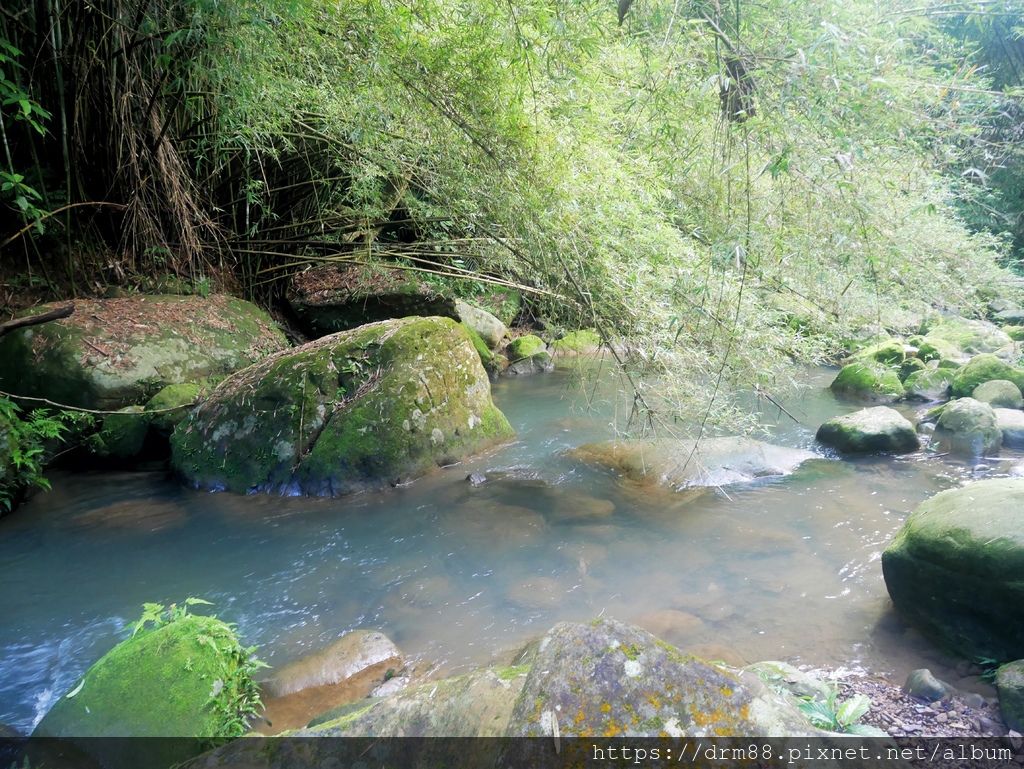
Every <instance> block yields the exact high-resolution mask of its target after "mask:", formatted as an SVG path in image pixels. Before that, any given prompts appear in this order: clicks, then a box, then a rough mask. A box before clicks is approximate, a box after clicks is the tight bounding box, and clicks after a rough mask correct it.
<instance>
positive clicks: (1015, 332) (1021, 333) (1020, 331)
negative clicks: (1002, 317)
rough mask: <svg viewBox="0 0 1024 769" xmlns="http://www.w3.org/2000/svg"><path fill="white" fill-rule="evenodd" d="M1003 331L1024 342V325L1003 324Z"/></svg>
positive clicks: (1011, 337) (1013, 338) (1015, 339)
mask: <svg viewBox="0 0 1024 769" xmlns="http://www.w3.org/2000/svg"><path fill="white" fill-rule="evenodd" d="M1003 331H1004V332H1006V335H1007V336H1008V337H1010V339H1012V340H1013V341H1015V342H1024V326H1003Z"/></svg>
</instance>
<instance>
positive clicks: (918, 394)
mask: <svg viewBox="0 0 1024 769" xmlns="http://www.w3.org/2000/svg"><path fill="white" fill-rule="evenodd" d="M953 376H954V372H953V370H952V369H948V368H928V369H923V370H921V371H915V372H913V373H912V374H911V375H910V376H908V377H907V378H906V381H904V382H903V387H904V389H905V391H906V394H907V397H908V398H918V399H921V400H926V401H929V400H939V399H941V398H945V397H947V396H948V395H949V387H950V385H951V384H952V383H953Z"/></svg>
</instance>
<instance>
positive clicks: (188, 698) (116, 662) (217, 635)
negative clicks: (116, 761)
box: [33, 615, 256, 753]
mask: <svg viewBox="0 0 1024 769" xmlns="http://www.w3.org/2000/svg"><path fill="white" fill-rule="evenodd" d="M255 692H256V689H255V685H254V684H253V683H252V680H251V678H250V676H249V670H248V654H247V652H246V651H245V650H244V649H242V647H241V646H239V643H238V640H237V638H236V637H235V634H234V632H233V631H232V629H231V628H230V627H229V626H228V625H226V624H225V623H223V622H221V621H220V620H217V619H214V618H213V617H201V616H196V615H187V616H185V617H183V618H180V619H176V620H174V621H171V622H169V623H168V624H164V625H161V626H158V627H154V628H151V629H143V630H141V631H139V632H137V633H136V634H135V635H133V636H132V637H131V638H128V639H127V640H125V641H122V642H121V643H119V644H118V645H117V646H115V647H114V648H113V649H111V650H110V651H109V652H107V653H106V654H105V655H103V657H101V658H100V660H99V661H98V662H96V664H94V665H93V666H92V667H90V668H89V669H88V671H86V673H85V676H84V677H83V678H82V680H81V681H80V682H79V683H78V684H77V685H76V686H75V687H74V688H73V689H72V690H71V691H70V692H68V693H66V694H65V695H64V696H62V697H61V698H60V699H59V700H57V702H56V703H55V704H54V706H53V707H52V708H51V709H50V711H49V712H48V713H47V714H46V715H45V716H44V717H43V720H42V721H40V723H39V725H38V726H37V727H36V730H35V732H34V734H33V736H37V737H232V736H238V735H240V734H241V733H242V732H243V731H244V729H245V720H244V716H245V715H246V711H247V709H249V708H251V707H253V706H254V705H255ZM180 742H181V743H182V744H181V745H180V746H179V747H180V748H181V749H182V750H184V751H185V752H186V753H188V752H199V751H198V750H197V748H198V749H200V750H201V743H200V742H199V741H198V740H189V741H184V740H182V741H180Z"/></svg>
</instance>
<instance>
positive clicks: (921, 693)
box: [903, 668, 953, 702]
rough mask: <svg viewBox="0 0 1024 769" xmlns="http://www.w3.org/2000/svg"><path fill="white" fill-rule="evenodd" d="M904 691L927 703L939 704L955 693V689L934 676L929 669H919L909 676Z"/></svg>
mask: <svg viewBox="0 0 1024 769" xmlns="http://www.w3.org/2000/svg"><path fill="white" fill-rule="evenodd" d="M903 691H905V692H906V693H907V694H909V695H910V696H911V697H916V698H917V699H919V700H924V701H925V702H938V701H939V700H944V699H946V698H947V697H949V696H950V695H951V694H952V693H953V687H952V686H950V685H949V684H947V683H946V682H945V681H940V680H939V679H938V678H936V677H935V676H934V675H932V671H930V670H929V669H928V668H919V669H918V670H914V671H912V672H911V673H910V675H909V676H907V682H906V683H905V684H903Z"/></svg>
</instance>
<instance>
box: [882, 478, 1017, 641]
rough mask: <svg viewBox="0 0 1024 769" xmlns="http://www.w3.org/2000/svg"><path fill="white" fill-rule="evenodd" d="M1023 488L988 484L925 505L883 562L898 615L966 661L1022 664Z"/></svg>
mask: <svg viewBox="0 0 1024 769" xmlns="http://www.w3.org/2000/svg"><path fill="white" fill-rule="evenodd" d="M1022 508H1024V481H1022V480H1019V479H1005V478H1004V479H996V480H984V481H978V482H976V483H971V484H969V485H967V486H964V487H963V488H959V489H951V490H949V491H944V492H941V493H940V494H936V495H935V496H934V497H931V498H930V499H928V500H925V501H924V502H922V503H921V504H920V505H919V506H918V507H917V509H916V510H914V512H913V513H911V515H910V517H909V518H908V519H907V521H906V523H905V524H904V525H903V528H902V529H901V530H900V532H899V533H898V534H897V535H896V538H895V539H894V540H893V541H892V543H890V545H889V546H888V547H887V548H886V550H885V552H884V553H883V554H882V573H883V575H884V577H885V585H886V588H887V589H888V591H889V595H890V596H891V597H892V601H893V604H894V605H895V606H896V609H897V610H898V611H899V612H900V613H901V614H903V615H904V616H905V617H906V618H907V619H909V620H910V621H912V622H914V623H915V624H917V625H918V626H920V627H921V628H922V629H924V630H925V632H927V633H928V634H929V635H931V636H932V637H934V638H935V639H937V640H938V641H939V642H940V643H942V644H944V645H946V646H948V647H950V648H951V649H953V650H955V651H957V652H958V653H960V654H961V655H963V656H964V657H967V658H968V659H978V658H982V657H988V658H991V659H994V660H998V661H1010V660H1016V659H1021V658H1024V614H1022V613H1021V612H1020V611H1019V610H1018V608H1017V607H1020V606H1024V582H1022V581H1021V579H1020V575H1021V574H1022V573H1024V518H1022V517H1021V513H1020V511H1021V509H1022Z"/></svg>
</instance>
